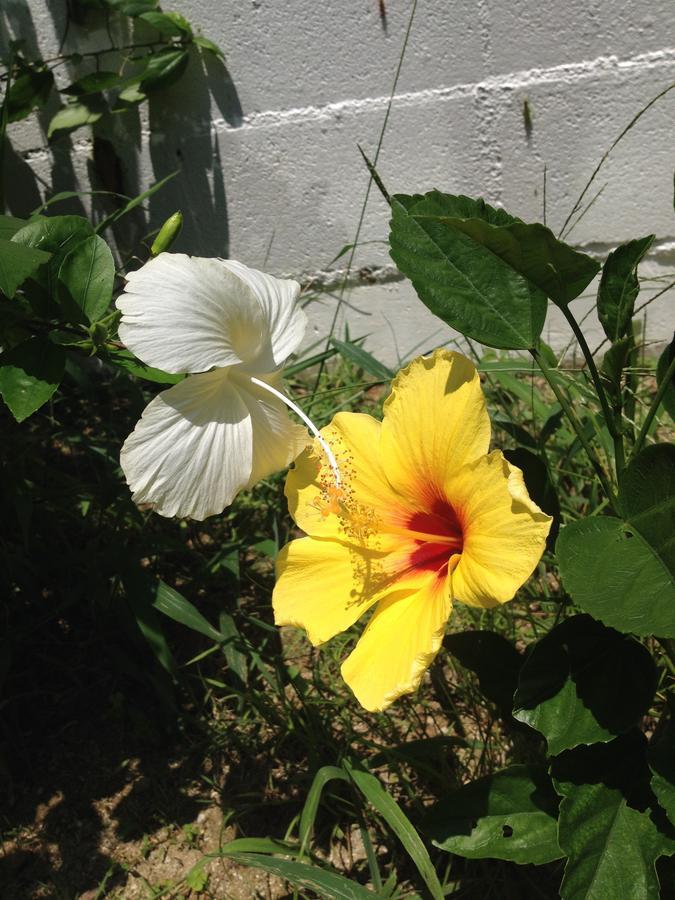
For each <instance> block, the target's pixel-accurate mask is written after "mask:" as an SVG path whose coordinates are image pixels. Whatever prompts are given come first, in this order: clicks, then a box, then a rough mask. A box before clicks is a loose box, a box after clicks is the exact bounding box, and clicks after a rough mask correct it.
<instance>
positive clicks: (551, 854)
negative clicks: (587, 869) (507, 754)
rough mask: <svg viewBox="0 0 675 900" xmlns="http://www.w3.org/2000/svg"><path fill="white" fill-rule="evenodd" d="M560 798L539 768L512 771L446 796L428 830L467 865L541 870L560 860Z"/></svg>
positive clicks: (432, 815) (430, 817)
mask: <svg viewBox="0 0 675 900" xmlns="http://www.w3.org/2000/svg"><path fill="white" fill-rule="evenodd" d="M558 802H559V801H558V797H557V796H556V793H555V791H554V790H553V786H552V785H551V779H550V778H549V776H548V773H547V772H546V770H545V769H544V768H543V767H540V766H510V767H509V768H508V769H504V770H503V771H501V772H496V773H495V774H494V775H487V776H485V777H484V778H479V779H477V780H476V781H472V782H471V783H470V784H467V785H464V787H462V788H460V789H459V790H458V791H454V792H453V793H451V794H448V795H447V796H446V797H444V798H443V800H441V801H440V803H438V804H436V806H434V807H433V808H432V810H431V812H430V813H429V815H428V818H427V821H426V823H425V824H426V828H425V830H426V831H427V832H428V833H429V834H430V836H431V839H432V842H433V843H434V844H435V846H436V847H440V849H441V850H447V851H448V853H456V854H457V855H458V856H464V857H466V858H468V859H507V860H510V861H511V862H515V863H519V864H521V865H522V864H525V863H533V864H534V865H542V864H543V863H547V862H552V861H553V860H555V859H560V858H561V857H562V856H563V855H564V854H563V852H562V851H561V849H560V847H559V846H558V838H557V813H558Z"/></svg>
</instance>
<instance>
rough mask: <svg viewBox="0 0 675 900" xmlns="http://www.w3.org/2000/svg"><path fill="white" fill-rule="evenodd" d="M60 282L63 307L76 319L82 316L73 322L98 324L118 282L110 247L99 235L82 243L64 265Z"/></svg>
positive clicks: (60, 271)
mask: <svg viewBox="0 0 675 900" xmlns="http://www.w3.org/2000/svg"><path fill="white" fill-rule="evenodd" d="M59 282H60V285H61V287H62V288H63V290H62V292H61V303H62V306H63V307H64V308H65V307H66V305H67V306H68V307H69V308H70V309H71V310H72V311H73V318H74V316H75V315H76V314H77V313H79V314H80V316H79V319H74V320H75V321H82V320H83V321H86V322H96V321H98V320H99V319H100V318H101V317H102V316H103V314H104V313H105V312H106V310H107V309H108V307H109V306H110V302H111V300H112V291H113V285H114V282H115V263H114V261H113V255H112V253H111V252H110V247H108V245H107V244H106V242H105V241H104V240H103V239H102V238H100V237H99V236H98V235H97V234H94V235H92V236H91V237H88V238H85V239H84V240H83V241H80V243H79V244H78V245H77V246H76V247H74V248H73V249H72V250H71V251H70V253H68V254H67V255H66V256H65V258H64V260H63V262H62V263H61V267H60V268H59ZM66 298H67V299H66Z"/></svg>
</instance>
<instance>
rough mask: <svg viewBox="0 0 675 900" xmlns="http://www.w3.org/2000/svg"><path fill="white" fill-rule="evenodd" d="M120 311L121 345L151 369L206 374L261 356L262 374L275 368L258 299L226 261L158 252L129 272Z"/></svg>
mask: <svg viewBox="0 0 675 900" xmlns="http://www.w3.org/2000/svg"><path fill="white" fill-rule="evenodd" d="M117 308H118V309H119V310H121V312H122V321H121V322H120V327H119V334H120V338H121V340H122V341H123V342H124V343H125V344H126V346H127V347H128V348H129V349H130V350H131V351H133V353H135V354H136V356H138V357H139V359H142V360H143V362H144V363H147V364H148V365H150V366H156V367H157V368H160V369H164V371H166V372H207V371H208V370H209V369H211V368H213V367H214V366H218V367H223V366H231V365H237V364H239V363H250V362H252V361H253V360H255V359H257V358H259V357H260V358H261V366H260V368H259V369H258V371H261V372H265V371H267V372H269V371H270V370H271V369H274V368H275V366H274V365H270V364H269V362H270V359H271V332H270V328H269V325H268V322H267V318H266V316H265V314H264V311H263V309H262V307H261V304H260V301H259V300H258V297H257V296H256V295H255V294H254V292H253V291H252V289H251V287H250V286H249V285H248V283H247V282H246V281H244V280H242V278H241V277H239V276H238V274H236V273H235V272H233V271H232V270H231V269H230V268H228V266H226V265H224V264H223V261H222V260H220V259H203V258H201V257H190V256H186V255H185V254H184V253H160V254H159V256H157V257H156V258H155V259H151V260H150V261H149V262H147V263H146V264H145V265H144V266H143V267H142V268H140V269H138V270H137V271H136V272H130V273H129V275H128V276H127V285H126V288H125V290H124V293H123V294H121V295H120V297H119V298H118V300H117Z"/></svg>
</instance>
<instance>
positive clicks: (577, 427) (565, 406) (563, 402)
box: [530, 348, 619, 513]
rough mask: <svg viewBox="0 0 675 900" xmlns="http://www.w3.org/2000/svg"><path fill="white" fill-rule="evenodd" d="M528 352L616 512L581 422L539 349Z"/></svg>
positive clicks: (608, 486)
mask: <svg viewBox="0 0 675 900" xmlns="http://www.w3.org/2000/svg"><path fill="white" fill-rule="evenodd" d="M530 353H531V354H532V356H533V357H534V359H535V362H536V363H537V365H538V366H539V368H540V369H541V373H542V375H543V376H544V378H545V379H546V381H547V382H548V383H549V386H550V388H551V390H552V391H553V393H554V394H555V397H556V400H557V401H558V403H559V404H560V406H561V408H562V410H563V412H564V413H565V415H566V416H567V418H568V420H569V422H570V425H571V426H572V428H573V429H574V432H575V434H576V436H577V437H578V438H579V442H580V444H581V446H582V447H583V448H584V450H585V451H586V455H587V456H588V458H589V460H590V462H591V465H592V466H593V468H594V469H595V474H596V475H597V476H598V479H599V481H600V484H601V485H602V487H603V489H604V491H605V494H606V495H607V499H608V502H609V506H610V508H611V509H612V511H613V512H614V513H617V511H618V508H619V504H618V501H617V497H616V494H615V493H614V489H613V488H612V485H611V484H610V481H609V478H608V477H607V473H606V472H605V470H604V469H603V467H602V464H601V462H600V460H599V459H598V457H597V456H596V454H595V452H594V450H593V448H592V447H591V445H590V442H589V441H588V438H587V437H586V435H585V434H584V430H583V428H582V426H581V423H580V422H579V420H578V419H577V417H576V415H575V413H574V410H573V409H572V405H571V404H570V402H569V400H568V399H567V397H566V396H565V394H564V393H563V392H562V391H561V390H560V388H559V386H558V385H557V384H556V381H555V379H554V378H553V375H552V374H551V370H550V369H549V368H548V366H547V365H546V363H545V362H544V360H543V358H542V356H541V354H540V353H539V351H538V350H536V349H534V348H532V349H531V350H530Z"/></svg>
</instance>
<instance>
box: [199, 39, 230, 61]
mask: <svg viewBox="0 0 675 900" xmlns="http://www.w3.org/2000/svg"><path fill="white" fill-rule="evenodd" d="M193 40H194V42H195V44H196V45H197V46H198V47H200V48H201V49H202V50H206V51H207V52H208V53H213V55H214V56H217V57H218V59H225V54H224V53H223V51H222V50H221V49H220V47H219V46H218V44H214V42H213V41H211V40H209V38H207V37H204V35H202V34H196V35H195V36H194V38H193Z"/></svg>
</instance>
